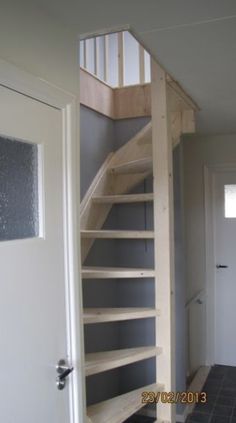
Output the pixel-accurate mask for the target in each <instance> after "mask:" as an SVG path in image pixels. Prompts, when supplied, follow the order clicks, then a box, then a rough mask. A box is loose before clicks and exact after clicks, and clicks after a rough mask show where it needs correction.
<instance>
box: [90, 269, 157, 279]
mask: <svg viewBox="0 0 236 423" xmlns="http://www.w3.org/2000/svg"><path fill="white" fill-rule="evenodd" d="M154 276H155V271H154V270H153V269H140V268H126V267H93V266H91V267H89V266H84V267H83V268H82V277H83V279H96V278H97V279H99V278H101V279H110V278H146V277H154Z"/></svg>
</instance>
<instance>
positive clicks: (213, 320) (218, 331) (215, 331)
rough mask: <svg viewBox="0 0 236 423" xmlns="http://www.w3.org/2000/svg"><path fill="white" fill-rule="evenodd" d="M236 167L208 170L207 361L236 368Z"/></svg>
mask: <svg viewBox="0 0 236 423" xmlns="http://www.w3.org/2000/svg"><path fill="white" fill-rule="evenodd" d="M235 187H236V166H233V165H230V166H227V165H225V166H223V165H222V166H214V167H211V168H210V167H208V168H207V169H206V170H205V188H206V190H205V194H206V197H205V199H206V276H207V284H206V286H207V353H208V356H207V360H208V364H210V365H212V364H222V365H228V366H235V365H236V339H235V336H234V335H233V334H234V327H233V325H234V321H235V296H236V285H235V275H236V266H235V240H236V236H235V235H236V202H235V201H236V197H235Z"/></svg>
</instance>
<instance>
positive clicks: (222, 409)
mask: <svg viewBox="0 0 236 423" xmlns="http://www.w3.org/2000/svg"><path fill="white" fill-rule="evenodd" d="M232 412H233V407H226V406H224V405H215V406H214V409H213V414H214V415H217V416H225V417H229V416H231V414H232Z"/></svg>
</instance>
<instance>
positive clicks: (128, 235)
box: [81, 230, 154, 239]
mask: <svg viewBox="0 0 236 423" xmlns="http://www.w3.org/2000/svg"><path fill="white" fill-rule="evenodd" d="M81 237H82V238H95V239H153V238H154V232H153V231H120V230H117V231H113V230H84V231H81Z"/></svg>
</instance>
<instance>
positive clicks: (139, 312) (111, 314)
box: [84, 307, 160, 324]
mask: <svg viewBox="0 0 236 423" xmlns="http://www.w3.org/2000/svg"><path fill="white" fill-rule="evenodd" d="M159 315H160V310H157V309H155V308H138V307H130V308H128V307H126V308H121V307H117V308H85V309H84V324H89V323H102V322H118V321H122V320H134V319H147V318H149V317H156V316H159Z"/></svg>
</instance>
